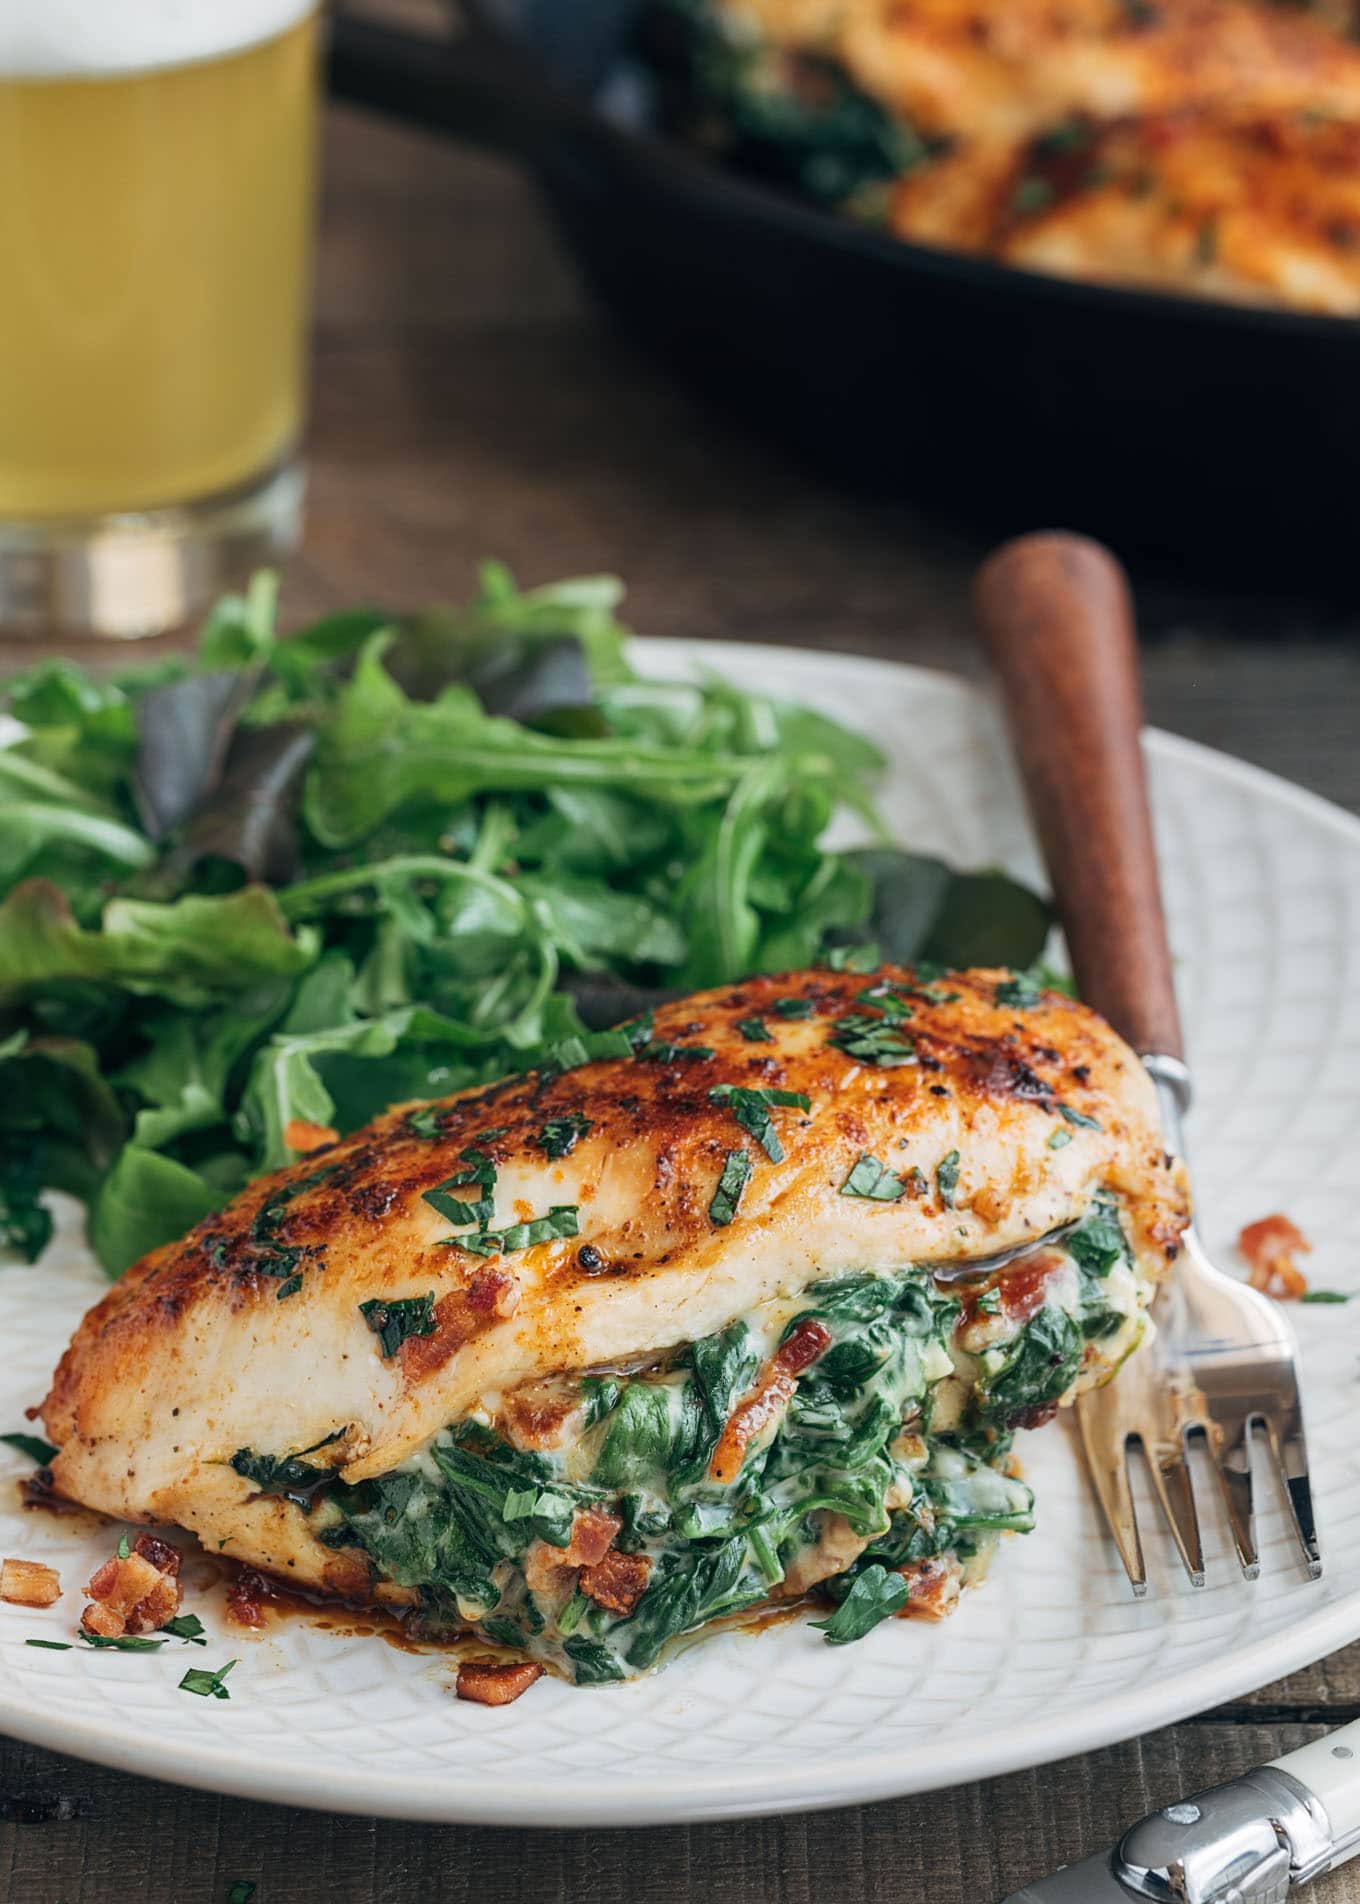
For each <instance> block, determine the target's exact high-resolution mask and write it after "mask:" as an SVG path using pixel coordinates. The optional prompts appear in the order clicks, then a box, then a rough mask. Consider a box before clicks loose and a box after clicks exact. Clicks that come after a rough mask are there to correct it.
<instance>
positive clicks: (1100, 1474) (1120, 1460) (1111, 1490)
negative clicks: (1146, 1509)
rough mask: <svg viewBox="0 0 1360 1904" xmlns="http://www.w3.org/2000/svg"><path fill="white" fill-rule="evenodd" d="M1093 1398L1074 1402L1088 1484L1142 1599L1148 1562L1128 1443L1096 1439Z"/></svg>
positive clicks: (1088, 1397) (1085, 1397)
mask: <svg viewBox="0 0 1360 1904" xmlns="http://www.w3.org/2000/svg"><path fill="white" fill-rule="evenodd" d="M1092 1399H1093V1398H1092V1397H1090V1396H1083V1397H1082V1398H1081V1400H1080V1401H1079V1402H1078V1403H1077V1424H1078V1426H1079V1427H1080V1429H1081V1441H1082V1447H1083V1449H1084V1450H1085V1453H1086V1472H1087V1473H1088V1474H1089V1475H1090V1477H1091V1485H1092V1486H1093V1487H1094V1488H1095V1491H1096V1499H1097V1500H1098V1501H1099V1503H1100V1511H1101V1513H1102V1514H1103V1515H1104V1516H1105V1523H1106V1526H1107V1527H1108V1528H1109V1530H1110V1533H1111V1535H1112V1537H1113V1539H1114V1544H1115V1546H1116V1547H1117V1548H1118V1549H1119V1558H1120V1559H1121V1560H1122V1561H1123V1563H1124V1571H1125V1573H1126V1574H1127V1575H1128V1576H1129V1585H1130V1586H1131V1587H1132V1588H1133V1595H1134V1598H1135V1599H1136V1600H1141V1599H1142V1598H1143V1596H1144V1595H1145V1594H1146V1592H1147V1565H1146V1562H1145V1561H1144V1559H1143V1543H1142V1541H1141V1540H1140V1539H1139V1538H1138V1512H1137V1509H1136V1508H1135V1506H1134V1502H1133V1488H1132V1485H1131V1484H1130V1481H1129V1451H1128V1445H1127V1443H1126V1442H1124V1441H1122V1440H1121V1441H1119V1442H1117V1443H1116V1444H1115V1445H1113V1446H1111V1445H1109V1443H1108V1442H1107V1441H1106V1442H1102V1441H1100V1440H1098V1438H1097V1436H1096V1432H1095V1423H1096V1420H1097V1416H1096V1414H1095V1411H1094V1410H1093V1409H1091V1408H1090V1407H1089V1406H1088V1405H1087V1404H1088V1403H1089V1402H1090V1401H1091V1400H1092Z"/></svg>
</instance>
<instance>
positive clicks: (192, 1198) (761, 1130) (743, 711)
mask: <svg viewBox="0 0 1360 1904" xmlns="http://www.w3.org/2000/svg"><path fill="white" fill-rule="evenodd" d="M276 592H277V591H276V584H275V580H274V578H273V577H272V576H270V575H268V574H263V575H260V576H257V577H256V578H255V580H254V582H253V583H252V585H251V587H250V588H249V590H248V591H247V592H246V593H245V594H244V595H241V596H231V597H227V598H226V599H224V600H223V601H221V602H220V603H219V604H218V605H217V607H216V608H215V609H214V610H213V611H212V613H211V614H210V615H209V617H208V619H207V622H206V624H205V626H204V628H203V630H202V632H201V637H200V641H199V645H198V649H197V653H196V654H195V655H194V656H192V657H177V658H174V659H171V660H162V661H158V662H155V663H153V664H151V665H150V666H149V667H145V666H144V667H141V668H138V669H136V670H133V671H130V672H114V673H112V674H109V675H107V676H103V675H96V674H94V673H90V672H87V671H85V670H82V669H80V668H78V667H76V666H74V665H73V664H71V663H70V662H67V661H64V660H42V661H39V662H37V663H36V664H34V665H33V666H32V667H29V668H27V669H25V670H24V671H23V672H21V673H19V674H17V675H15V676H14V677H12V678H11V679H10V680H8V681H7V682H4V683H3V684H0V709H2V710H3V717H4V725H3V727H0V815H2V816H3V825H2V826H0V1247H3V1248H4V1249H6V1250H8V1251H9V1252H12V1253H17V1255H19V1256H20V1257H23V1258H26V1259H28V1260H30V1261H31V1260H35V1259H36V1258H37V1257H38V1256H39V1255H40V1253H41V1251H42V1249H43V1247H44V1245H45V1243H46V1241H47V1239H48V1236H49V1234H50V1230H51V1218H50V1215H49V1213H48V1211H47V1209H46V1207H45V1205H44V1202H43V1195H42V1193H43V1192H44V1190H45V1189H47V1188H49V1187H58V1188H61V1189H65V1190H68V1191H71V1192H74V1193H75V1194H76V1195H77V1196H79V1197H81V1198H82V1199H84V1201H85V1202H86V1204H87V1206H88V1210H89V1218H88V1230H89V1236H90V1240H91V1242H92V1244H93V1247H94V1249H95V1251H96V1253H97V1254H98V1256H99V1259H100V1261H101V1262H102V1263H103V1264H104V1266H105V1268H106V1269H107V1270H108V1271H109V1273H110V1274H112V1275H117V1274H119V1273H121V1272H122V1270H124V1269H125V1268H126V1267H127V1266H128V1265H129V1264H130V1263H132V1262H134V1261H135V1260H136V1259H137V1258H138V1257H139V1256H140V1255H142V1254H143V1253H144V1252H145V1251H147V1250H149V1249H152V1248H154V1247H155V1246H156V1245H158V1244H160V1243H162V1242H164V1241H166V1240H168V1239H170V1238H172V1237H174V1236H176V1235H178V1234H180V1233H181V1232H182V1231H184V1230H185V1229H186V1228H188V1227H189V1226H191V1225H192V1224H194V1223H195V1222H197V1221H199V1220H200V1219H201V1218H203V1217H205V1216H207V1215H208V1214H210V1213H211V1212H212V1211H214V1210H216V1209H218V1208H219V1207H220V1206H221V1205H222V1204H223V1203H224V1202H225V1201H226V1200H227V1199H228V1198H230V1197H231V1196H232V1195H233V1194H234V1193H235V1191H236V1190H238V1189H239V1188H240V1187H241V1186H242V1184H244V1183H245V1182H246V1181H247V1180H248V1179H249V1178H251V1177H252V1176H254V1175H256V1174H258V1173H260V1172H263V1171H268V1170H271V1169H273V1168H275V1167H277V1166H279V1165H281V1164H284V1163H287V1162H289V1161H291V1160H292V1159H293V1158H294V1157H295V1156H296V1155H298V1154H299V1151H300V1150H305V1149H306V1148H308V1147H309V1146H308V1140H307V1136H306V1133H300V1132H299V1130H298V1128H297V1127H298V1126H306V1125H311V1126H313V1127H319V1128H321V1129H322V1130H323V1131H325V1130H328V1129H336V1130H339V1131H341V1132H344V1131H347V1130H351V1129H354V1128H356V1127H357V1126H359V1125H360V1124H362V1123H364V1122H366V1121H367V1120H368V1119H369V1118H371V1117H372V1116H374V1115H376V1114H377V1113H378V1112H379V1111H381V1110H383V1109H384V1108H385V1107H386V1106H388V1105H389V1104H391V1103H393V1102H397V1101H402V1100H407V1099H426V1098H433V1097H437V1096H442V1095H444V1094H446V1093H448V1092H451V1091H454V1090H457V1089H459V1088H460V1087H462V1086H466V1085H474V1084H477V1083H481V1082H484V1081H487V1080H490V1079H492V1078H494V1077H496V1076H499V1075H503V1074H504V1073H506V1072H508V1071H513V1070H516V1069H522V1068H524V1067H527V1066H530V1065H532V1064H534V1063H536V1062H542V1063H549V1064H559V1065H562V1064H570V1063H578V1062H581V1061H582V1060H583V1058H584V1057H585V1056H589V1055H592V1054H593V1053H594V1052H595V1051H596V1049H597V1046H598V1049H599V1050H601V1051H603V1050H606V1049H612V1048H613V1047H614V1045H616V1044H617V1043H618V1041H619V1038H620V1036H621V1034H619V1033H617V1032H606V1031H605V1030H604V1028H605V1027H607V1026H610V1025H615V1024H618V1023H619V1021H621V1020H623V1019H636V1018H637V1017H638V1014H639V1013H641V1012H643V1011H645V1009H646V1007H647V1006H648V1004H649V1003H651V1002H652V1001H654V1000H658V999H660V998H663V997H666V996H673V995H675V994H677V993H682V992H684V991H687V990H690V989H692V988H695V987H700V986H707V985H713V984H718V983H721V982H724V981H726V980H729V979H734V978H737V977H739V976H742V975H744V974H747V973H750V972H756V971H778V970H786V969H793V968H797V967H801V966H806V965H809V964H811V963H815V962H818V961H829V962H841V963H850V964H852V965H858V964H865V965H869V964H872V963H873V961H874V957H875V954H874V953H872V952H870V951H868V950H866V947H868V946H869V945H870V944H872V945H874V946H876V947H877V948H878V951H879V952H880V953H881V955H882V956H883V957H884V958H887V959H893V960H898V961H904V962H906V961H912V962H915V963H916V964H917V966H918V968H919V967H920V966H921V965H922V964H925V965H926V966H927V968H928V967H929V965H930V964H931V963H932V962H934V963H937V964H940V965H949V964H964V963H983V962H986V963H994V964H998V965H1008V966H1012V967H1015V968H1017V969H1023V968H1025V967H1028V966H1030V965H1031V964H1032V963H1033V961H1034V960H1035V959H1036V958H1037V957H1038V956H1039V954H1040V952H1041V950H1042V946H1043V943H1044V939H1045V937H1046V934H1047V931H1048V926H1049V912H1048V908H1047V906H1046V904H1045V903H1044V902H1043V901H1042V900H1041V899H1039V898H1038V897H1037V896H1036V895H1034V894H1033V893H1030V892H1028V891H1026V890H1025V889H1024V888H1022V887H1020V886H1018V885H1016V884H1015V883H1014V882H1012V881H1010V880H1007V879H1005V878H1004V877H1002V876H1001V875H999V874H989V873H970V874H959V873H955V872H953V871H952V870H951V869H950V868H949V867H947V866H945V865H943V864H942V863H941V862H940V861H938V860H936V859H932V858H929V857H925V856H921V855H914V854H911V853H907V852H902V851H899V850H897V849H895V848H893V847H890V846H889V845H887V844H886V843H884V842H883V841H882V840H881V838H880V840H879V843H877V844H875V845H873V846H870V847H868V848H865V849H862V850H858V851H848V852H838V851H833V850H830V849H828V847H827V846H826V845H825V844H824V836H825V833H826V830H827V828H828V826H829V824H830V822H831V820H832V818H833V816H834V815H835V814H836V813H837V812H838V811H839V810H842V809H846V808H849V809H851V810H853V811H854V812H857V813H858V814H859V815H860V816H861V817H862V820H863V822H864V824H865V825H866V826H868V827H869V828H871V829H872V828H874V824H875V823H874V819H873V808H872V795H873V787H874V782H875V780H876V777H877V776H878V774H879V772H880V769H881V767H882V761H881V759H880V757H879V755H878V753H877V751H876V749H875V748H874V747H873V746H871V745H870V744H869V743H868V742H867V741H865V740H864V739H862V738H861V737H859V736H857V735H855V734H853V733H851V732H848V731H847V730H846V729H845V728H843V727H841V726H838V725H837V724H835V723H834V722H832V721H830V720H828V719H827V718H826V717H824V716H823V715H821V714H819V713H817V712H816V711H814V710H812V709H808V708H803V707H797V706H794V705H792V704H790V703H788V702H786V701H783V700H781V699H780V698H779V697H778V696H777V695H775V694H773V693H771V694H769V695H765V694H749V693H743V692H741V691H739V690H738V689H736V688H734V687H732V686H730V685H728V684H726V683H724V682H723V681H721V680H719V679H717V678H716V677H715V678H706V679H703V680H700V681H697V682H656V681H652V680H645V679H642V678H640V677H639V676H637V675H636V674H635V673H634V672H633V670H632V668H631V667H630V666H629V663H628V656H627V639H626V631H625V629H624V628H623V626H622V625H621V624H620V622H619V621H618V620H617V618H616V613H615V611H616V609H617V606H618V603H619V599H620V594H621V590H620V586H619V584H618V583H617V582H615V581H614V580H612V579H610V578H608V577H586V578H581V579H577V580H574V581H567V582H562V583H558V584H556V585H554V586H550V587H545V588H538V589H530V590H525V591H521V590H519V589H518V588H517V587H516V586H515V584H514V582H513V581H512V579H511V578H510V576H509V575H508V574H507V573H506V572H505V570H504V569H502V568H500V567H497V566H495V565H490V566H488V567H487V568H486V569H485V570H484V571H483V574H482V579H481V587H480V589H479V592H478V593H477V595H476V596H475V598H474V599H473V600H472V601H471V602H470V603H469V604H468V605H467V606H465V607H463V608H439V609H433V610H430V611H428V612H426V613H423V614H417V615H412V616H395V617H394V616H391V615H388V614H385V613H382V612H380V611H378V610H371V609H359V610H355V611H352V612H349V613H346V614H340V615H334V616H330V617H328V618H326V619H325V620H322V621H320V622H317V623H315V624H313V625H312V626H310V627H308V628H304V629H302V630H301V631H300V632H298V633H296V634H294V635H293V636H291V637H290V638H287V639H285V638H283V637H281V636H280V635H279V633H278V632H277V630H276V626H275V610H276ZM903 744H904V745H906V744H909V736H906V735H904V736H903ZM776 1009H779V1008H778V1007H776ZM876 1024H877V1025H878V1026H879V1028H878V1029H877V1030H874V1029H869V1030H866V1028H865V1027H864V1026H863V1025H860V1024H859V1023H857V1022H856V1023H854V1024H850V1023H847V1025H846V1026H845V1027H844V1036H845V1037H846V1039H847V1040H848V1041H849V1040H853V1041H856V1042H857V1043H858V1042H863V1041H864V1040H865V1039H866V1038H867V1039H869V1040H870V1042H871V1043H873V1045H874V1054H873V1055H874V1056H875V1061H876V1062H879V1063H892V1062H894V1061H895V1060H900V1058H901V1055H902V1045H903V1038H902V1036H901V1034H899V1033H897V1032H896V1031H894V1030H893V1028H892V1027H890V1026H886V1025H884V1024H882V1022H881V1021H880V1020H876ZM749 1035H750V1036H751V1037H752V1038H753V1039H758V1038H759V1036H760V1028H759V1027H758V1026H755V1025H753V1026H752V1027H751V1029H750V1033H749ZM611 1041H613V1042H612V1043H611ZM768 1095H769V1094H761V1093H755V1092H752V1093H747V1094H745V1096H744V1097H743V1098H742V1099H741V1100H740V1101H739V1102H737V1101H734V1103H733V1112H734V1130H733V1136H734V1150H733V1153H732V1156H733V1160H734V1161H733V1163H732V1168H731V1171H730V1173H729V1175H728V1179H727V1182H726V1189H725V1192H724V1196H725V1199H726V1203H730V1204H731V1205H732V1207H735V1201H736V1199H737V1198H738V1197H739V1195H740V1189H741V1185H742V1182H743V1181H744V1176H743V1173H742V1168H741V1166H740V1164H739V1163H738V1162H737V1161H735V1160H736V1159H738V1158H740V1156H741V1155H742V1152H741V1151H740V1150H738V1149H737V1148H735V1144H736V1143H737V1142H738V1141H739V1140H738V1137H737V1126H739V1125H740V1126H742V1127H744V1128H745V1129H746V1130H747V1131H749V1132H750V1133H751V1135H752V1137H753V1139H754V1141H755V1142H757V1143H761V1144H763V1145H764V1146H765V1147H766V1148H767V1149H768V1148H769V1147H770V1144H771V1143H774V1144H777V1142H778V1138H777V1135H776V1124H777V1118H774V1119H772V1118H771V1115H770V1106H769V1104H768V1103H765V1102H756V1101H755V1100H756V1099H757V1098H760V1097H762V1096H768ZM748 1100H749V1101H748ZM575 1136H576V1133H573V1132H572V1131H570V1130H567V1129H557V1128H551V1129H548V1128H545V1131H544V1135H543V1146H544V1149H545V1152H546V1154H548V1155H554V1154H564V1151H565V1149H566V1148H569V1147H570V1144H571V1143H572V1142H573V1141H575ZM313 1141H314V1139H313ZM726 1203H725V1204H724V1207H726ZM261 1248H262V1249H267V1248H268V1238H267V1237H266V1238H263V1239H261ZM279 1269H280V1277H281V1292H280V1293H282V1292H283V1288H284V1287H286V1286H287V1284H288V1282H289V1279H290V1277H292V1276H295V1275H298V1274H300V1273H301V1272H302V1270H303V1269H305V1265H301V1266H300V1265H297V1264H291V1263H285V1262H284V1261H283V1260H282V1256H281V1259H280V1264H279ZM387 1326H388V1327H391V1326H393V1325H392V1324H391V1323H390V1322H389V1324H388V1325H387Z"/></svg>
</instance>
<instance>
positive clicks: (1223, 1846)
mask: <svg viewBox="0 0 1360 1904" xmlns="http://www.w3.org/2000/svg"><path fill="white" fill-rule="evenodd" d="M1348 1850H1349V1848H1343V1845H1342V1844H1341V1843H1340V1842H1339V1841H1338V1839H1337V1838H1336V1836H1335V1835H1334V1834H1333V1831H1332V1826H1331V1821H1330V1819H1329V1818H1328V1815H1327V1811H1326V1809H1325V1807H1324V1806H1323V1804H1322V1802H1321V1800H1320V1799H1319V1798H1317V1797H1316V1796H1315V1794H1314V1793H1313V1792H1311V1791H1310V1790H1309V1789H1308V1787H1307V1786H1306V1785H1304V1784H1303V1783H1301V1781H1300V1780H1298V1779H1297V1778H1295V1777H1293V1776H1292V1774H1291V1773H1289V1772H1287V1771H1284V1770H1283V1769H1281V1767H1280V1766H1279V1765H1264V1766H1262V1767H1261V1768H1260V1769H1259V1770H1257V1771H1254V1772H1247V1773H1245V1774H1244V1775H1243V1777H1241V1778H1235V1779H1233V1780H1232V1781H1231V1783H1229V1784H1227V1785H1216V1786H1215V1787H1214V1788H1213V1790H1212V1791H1207V1792H1199V1793H1197V1794H1196V1796H1195V1797H1193V1798H1188V1799H1184V1800H1182V1801H1181V1802H1180V1803H1179V1804H1175V1805H1168V1806H1167V1807H1166V1808H1165V1809H1164V1810H1163V1811H1158V1812H1154V1813H1153V1814H1152V1815H1151V1817H1149V1818H1144V1819H1143V1820H1142V1821H1141V1822H1140V1823H1139V1824H1136V1825H1134V1826H1133V1828H1132V1829H1131V1830H1130V1831H1127V1832H1125V1834H1124V1836H1123V1838H1122V1839H1121V1840H1120V1842H1119V1846H1118V1848H1117V1850H1116V1851H1115V1853H1114V1857H1113V1859H1112V1861H1111V1868H1112V1871H1113V1874H1114V1876H1115V1878H1116V1879H1117V1880H1118V1882H1119V1883H1120V1884H1121V1885H1122V1886H1123V1887H1124V1889H1125V1890H1126V1891H1127V1893H1128V1895H1129V1896H1130V1897H1131V1898H1149V1899H1155V1900H1157V1904H1284V1899H1285V1896H1286V1894H1287V1892H1288V1891H1289V1889H1290V1886H1291V1885H1295V1884H1307V1883H1308V1882H1309V1880H1310V1879H1312V1878H1315V1877H1318V1876H1319V1875H1320V1874H1321V1873H1322V1872H1324V1871H1328V1870H1330V1869H1331V1867H1332V1866H1333V1864H1339V1863H1340V1862H1341V1861H1342V1859H1343V1858H1344V1857H1345V1856H1347V1855H1348Z"/></svg>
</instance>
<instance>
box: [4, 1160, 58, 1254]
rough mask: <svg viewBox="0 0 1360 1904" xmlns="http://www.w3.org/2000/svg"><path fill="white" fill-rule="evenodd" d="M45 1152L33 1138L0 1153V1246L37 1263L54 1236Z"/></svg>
mask: <svg viewBox="0 0 1360 1904" xmlns="http://www.w3.org/2000/svg"><path fill="white" fill-rule="evenodd" d="M40 1159H41V1152H40V1150H39V1147H38V1145H37V1144H36V1143H35V1142H33V1141H32V1140H31V1139H30V1140H28V1141H27V1142H22V1141H13V1140H12V1141H10V1142H9V1143H8V1144H7V1145H6V1147H5V1151H4V1153H3V1154H2V1155H0V1249H6V1250H14V1251H15V1252H16V1253H17V1254H18V1255H19V1256H21V1257H22V1258H23V1260H24V1261H25V1262H26V1263H36V1262H37V1260H38V1258H39V1257H40V1256H41V1255H42V1253H43V1251H44V1250H45V1249H46V1248H47V1245H48V1242H49V1240H50V1238H51V1235H52V1212H51V1211H50V1210H49V1209H48V1208H47V1205H46V1204H45V1203H44V1202H43V1200H42V1187H43V1173H42V1166H41V1161H40Z"/></svg>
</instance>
